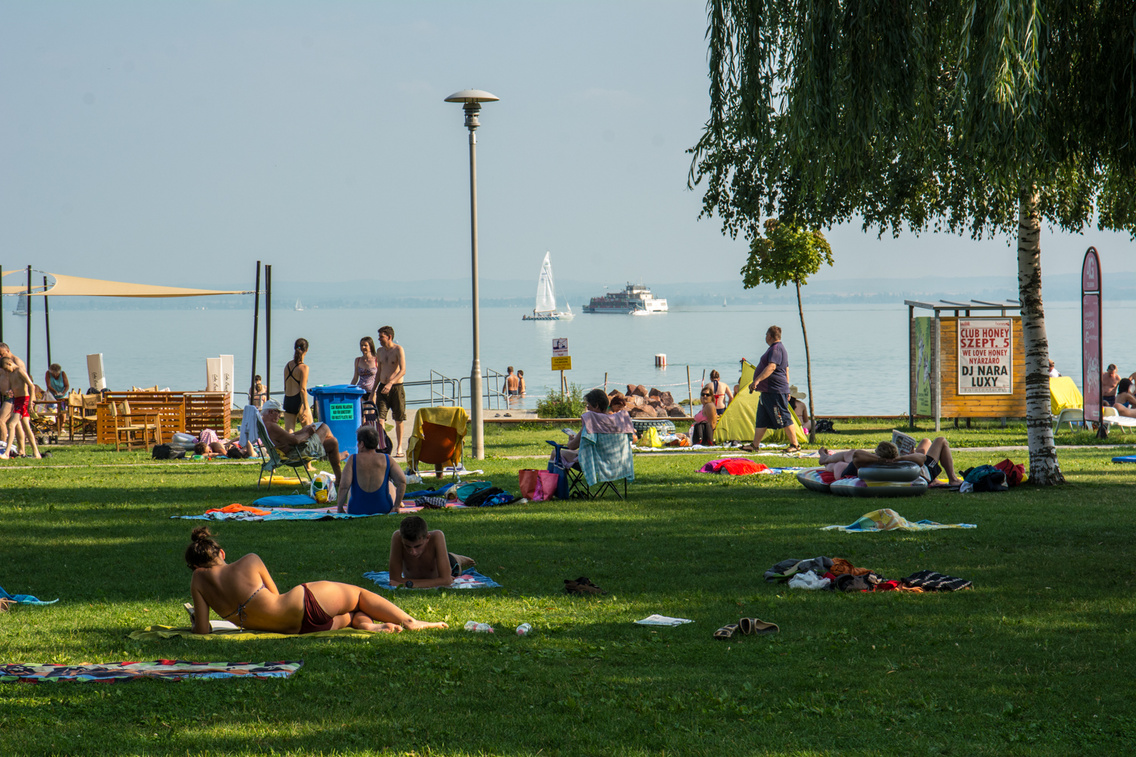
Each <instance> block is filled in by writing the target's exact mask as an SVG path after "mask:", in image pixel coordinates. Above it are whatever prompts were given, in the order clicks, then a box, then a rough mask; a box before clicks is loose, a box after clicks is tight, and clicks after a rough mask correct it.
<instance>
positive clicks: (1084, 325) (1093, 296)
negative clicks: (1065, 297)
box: [1081, 247, 1101, 423]
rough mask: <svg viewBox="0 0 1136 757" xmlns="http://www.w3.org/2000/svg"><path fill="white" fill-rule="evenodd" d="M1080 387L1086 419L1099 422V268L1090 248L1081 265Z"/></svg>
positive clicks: (1094, 253) (1097, 258)
mask: <svg viewBox="0 0 1136 757" xmlns="http://www.w3.org/2000/svg"><path fill="white" fill-rule="evenodd" d="M1081 333H1082V339H1081V371H1082V375H1081V380H1082V383H1081V386H1083V387H1084V395H1085V420H1086V421H1095V422H1097V423H1099V422H1100V419H1101V269H1100V256H1099V255H1097V249H1096V248H1095V247H1090V248H1089V249H1088V251H1087V252H1086V253H1085V262H1084V263H1083V264H1082V266H1081Z"/></svg>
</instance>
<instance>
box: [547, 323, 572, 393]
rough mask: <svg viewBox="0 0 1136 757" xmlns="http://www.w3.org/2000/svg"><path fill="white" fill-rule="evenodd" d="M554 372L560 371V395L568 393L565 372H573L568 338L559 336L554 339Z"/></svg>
mask: <svg viewBox="0 0 1136 757" xmlns="http://www.w3.org/2000/svg"><path fill="white" fill-rule="evenodd" d="M552 370H554V371H560V393H561V394H564V393H566V392H567V391H568V383H567V382H566V381H565V379H564V371H570V370H572V356H571V355H569V354H568V337H566V336H558V337H553V339H552Z"/></svg>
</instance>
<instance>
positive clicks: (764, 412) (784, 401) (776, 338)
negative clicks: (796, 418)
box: [743, 326, 801, 452]
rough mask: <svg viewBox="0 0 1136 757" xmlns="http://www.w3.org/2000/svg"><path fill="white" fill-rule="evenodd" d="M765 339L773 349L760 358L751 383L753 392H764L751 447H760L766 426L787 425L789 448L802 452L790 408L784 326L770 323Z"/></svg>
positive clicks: (787, 355) (759, 403)
mask: <svg viewBox="0 0 1136 757" xmlns="http://www.w3.org/2000/svg"><path fill="white" fill-rule="evenodd" d="M765 343H766V344H768V345H769V349H767V350H766V351H765V354H764V355H762V356H761V360H759V361H757V368H756V370H755V371H754V374H753V382H752V383H751V384H750V385H749V390H750V392H751V393H752V392H755V391H757V392H761V399H759V400H758V403H757V418H756V420H755V422H754V425H755V428H754V430H753V445H752V449H751V451H753V452H756V451H757V450H758V449H760V444H761V438H762V437H763V436H765V430H766V429H769V428H773V429H777V428H783V429H786V433H787V434H788V435H789V448H788V449H787V450H785V451H786V452H799V451H800V449H801V445H799V444H798V443H797V430H796V429H795V428H794V427H793V416H792V414H791V413H790V412H789V354H788V353H787V352H786V351H785V345H784V344H782V343H781V327H780V326H770V327H769V329H768V330H767V331H766V332H765ZM743 449H744V448H743Z"/></svg>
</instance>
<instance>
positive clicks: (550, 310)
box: [521, 252, 576, 321]
mask: <svg viewBox="0 0 1136 757" xmlns="http://www.w3.org/2000/svg"><path fill="white" fill-rule="evenodd" d="M551 255H552V253H550V252H546V253H544V262H543V263H541V264H540V277H539V278H538V279H537V281H536V307H534V308H533V312H532V315H523V316H521V319H522V320H525V321H568V320H571V319H572V318H574V317H575V315H576V314H575V313H573V312H572V307H571V306H570V305H568V303H565V304H564V307H565V308H567V310H565V311H559V310H557V309H556V287H555V286H554V285H553V283H552V261H551V260H550V259H549V258H550V257H551Z"/></svg>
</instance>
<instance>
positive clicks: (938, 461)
mask: <svg viewBox="0 0 1136 757" xmlns="http://www.w3.org/2000/svg"><path fill="white" fill-rule="evenodd" d="M892 462H908V463H915V464H916V465H918V466H920V468H921V470H920V475H921V476H922V477H923V479H924V480H925V481H926V482H927V483H928V484H929V485H934V483H935V479H936V478H938V476H939V473H940V472H945V473H946V474H947V481H948V482H949V484H950V485H951V486H954V485H956V484H961V483H962V479H961V478H959V477H958V475H956V474H955V461H954V456H953V455H952V454H951V445H950V443H949V442H948V441H947V439H946V437H943V436H940V437H938V438H936V439H935V441H933V442H932V441H931V440H930V439H924V440H922V441H921V442H919V444H917V445H916V446H915V449H914V450H913V451H912V452H910V453H909V454H906V455H901V454H899V448H898V447H896V446H895V444H894V443H892V442H890V441H888V442H880V443H879V445H877V446H876V450H875V452H868V451H867V450H863V449H846V450H838V451H836V452H829V451H828V450H827V449H825V448H824V447H821V448H820V464H821V465H823V466H824V467H825V468H827V469H828V470H830V471H832V475H833V476H835V477H836V478H837V479H841V478H854V477H855V476H856V473H857V471H858V470H859V469H860V468H863V467H864V466H867V465H877V464H879V463H892Z"/></svg>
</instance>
